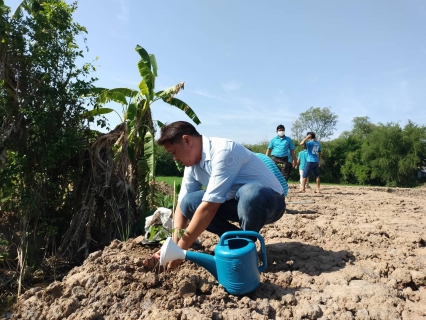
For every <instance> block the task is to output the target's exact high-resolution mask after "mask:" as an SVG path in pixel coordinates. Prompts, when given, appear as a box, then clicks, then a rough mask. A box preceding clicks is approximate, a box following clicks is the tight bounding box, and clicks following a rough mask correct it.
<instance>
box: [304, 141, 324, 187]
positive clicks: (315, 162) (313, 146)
mask: <svg viewBox="0 0 426 320" xmlns="http://www.w3.org/2000/svg"><path fill="white" fill-rule="evenodd" d="M300 145H302V146H304V147H305V148H306V150H307V152H308V156H307V159H306V165H305V169H304V170H303V180H302V188H301V189H300V192H305V185H306V180H307V178H308V176H309V172H310V171H313V173H314V176H315V181H316V184H317V187H316V190H315V193H320V183H321V181H320V170H319V168H320V165H321V144H320V143H319V142H318V141H317V140H316V139H315V133H314V132H308V133H307V135H306V137H305V139H303V140H302V141H301V142H300Z"/></svg>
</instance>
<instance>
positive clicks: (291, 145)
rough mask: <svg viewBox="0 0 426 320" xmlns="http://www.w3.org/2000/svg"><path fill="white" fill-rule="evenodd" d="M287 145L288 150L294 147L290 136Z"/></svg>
mask: <svg viewBox="0 0 426 320" xmlns="http://www.w3.org/2000/svg"><path fill="white" fill-rule="evenodd" d="M288 146H289V149H290V151H291V150H294V149H295V147H294V143H293V140H291V138H290V137H288Z"/></svg>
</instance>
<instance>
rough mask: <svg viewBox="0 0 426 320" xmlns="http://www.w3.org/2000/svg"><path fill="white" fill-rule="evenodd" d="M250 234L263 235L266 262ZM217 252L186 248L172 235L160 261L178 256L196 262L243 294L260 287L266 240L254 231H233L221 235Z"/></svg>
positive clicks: (264, 264) (226, 285) (256, 236)
mask: <svg viewBox="0 0 426 320" xmlns="http://www.w3.org/2000/svg"><path fill="white" fill-rule="evenodd" d="M248 237H251V238H253V237H255V238H257V239H259V241H260V245H261V253H262V265H261V266H259V263H258V258H257V251H256V244H255V243H254V242H253V240H251V239H250V238H248ZM214 254H215V255H214V256H212V255H209V254H205V253H199V252H193V251H187V250H182V249H181V248H180V247H178V245H177V244H176V243H174V242H173V240H172V239H171V238H168V239H167V240H166V242H165V243H164V245H163V246H162V248H161V254H160V265H164V264H166V263H167V262H170V261H173V260H176V259H186V260H189V261H192V262H195V263H197V264H199V265H200V266H202V267H203V268H205V269H206V270H207V271H209V272H210V273H211V274H212V275H213V276H214V277H215V278H216V279H217V281H218V282H219V284H221V285H222V286H224V287H225V289H226V291H228V292H229V293H230V294H234V295H243V294H247V293H249V292H252V291H254V290H256V289H257V287H258V286H259V284H260V272H262V271H264V270H265V269H266V267H267V261H266V250H265V241H264V240H263V238H262V236H261V235H260V234H259V233H257V232H254V231H229V232H225V233H224V234H223V235H222V236H221V237H220V239H219V243H218V244H217V245H216V248H215V250H214Z"/></svg>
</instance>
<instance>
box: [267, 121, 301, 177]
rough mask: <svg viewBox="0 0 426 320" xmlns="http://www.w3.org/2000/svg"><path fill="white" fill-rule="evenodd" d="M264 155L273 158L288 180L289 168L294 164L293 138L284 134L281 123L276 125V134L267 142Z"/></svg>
mask: <svg viewBox="0 0 426 320" xmlns="http://www.w3.org/2000/svg"><path fill="white" fill-rule="evenodd" d="M266 155H267V156H268V157H271V158H272V160H274V162H275V163H276V164H277V166H278V167H279V168H280V170H281V173H282V174H283V176H284V178H285V179H286V180H288V178H289V177H290V172H291V168H292V167H295V166H296V155H295V154H294V143H293V140H291V138H290V137H287V136H286V135H285V127H284V126H283V125H282V124H280V125H279V126H278V127H277V136H276V137H275V138H273V139H272V140H271V141H270V142H269V144H268V148H267V149H266ZM289 159H291V160H289Z"/></svg>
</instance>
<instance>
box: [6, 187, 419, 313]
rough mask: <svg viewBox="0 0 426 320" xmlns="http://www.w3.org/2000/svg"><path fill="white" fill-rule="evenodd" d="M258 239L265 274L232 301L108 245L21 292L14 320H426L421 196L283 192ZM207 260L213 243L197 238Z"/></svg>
mask: <svg viewBox="0 0 426 320" xmlns="http://www.w3.org/2000/svg"><path fill="white" fill-rule="evenodd" d="M287 202H288V205H287V209H288V210H287V214H286V215H285V216H284V217H283V218H281V220H280V221H278V222H277V223H275V224H274V225H268V226H266V227H265V228H264V229H262V231H261V234H262V236H263V237H264V239H265V242H266V252H267V259H268V267H267V269H266V271H264V272H263V273H262V274H261V284H260V286H259V288H258V289H257V290H256V291H254V292H253V293H250V294H248V295H246V296H245V297H238V296H233V295H230V294H228V293H227V292H226V291H225V290H224V289H223V287H221V286H218V285H217V282H216V280H215V279H214V277H213V276H212V275H211V274H209V273H208V272H207V271H206V270H205V269H203V268H202V267H200V266H198V265H196V264H194V263H192V262H185V263H184V264H183V265H182V266H181V267H180V268H179V269H178V270H176V271H173V272H171V273H165V272H151V271H149V270H147V269H146V268H145V267H144V266H143V263H142V262H143V259H144V258H145V257H147V256H149V255H150V254H151V253H152V252H154V251H155V250H156V248H153V247H144V246H141V245H140V243H139V241H140V239H138V240H137V241H136V240H130V241H128V242H127V243H121V242H119V241H114V242H113V243H112V244H111V245H110V246H109V247H107V248H105V250H103V251H102V252H95V253H92V254H91V256H90V257H89V258H88V259H87V260H86V261H85V263H84V264H83V265H82V266H80V267H77V268H74V269H73V270H72V271H71V272H70V273H69V274H68V275H67V276H66V277H65V278H64V279H63V281H61V282H55V283H53V284H51V285H50V286H49V287H47V288H46V289H44V290H42V289H37V288H33V289H31V290H30V291H28V292H26V293H25V294H24V296H23V299H22V302H21V303H20V305H19V307H18V308H17V309H16V310H15V313H14V315H13V319H156V320H161V319H167V320H168V319H197V320H200V319H426V190H425V189H387V188H358V187H334V186H333V187H332V186H330V187H328V186H325V187H323V190H322V194H320V195H317V194H315V193H314V190H312V189H308V190H307V192H306V193H305V194H299V193H298V192H297V188H296V186H291V189H290V194H289V197H288V199H287ZM200 240H201V242H202V247H201V248H199V249H200V251H204V252H213V250H214V247H215V245H216V243H217V241H218V238H217V237H216V236H214V235H212V234H209V233H207V232H205V233H203V235H202V236H201V237H200Z"/></svg>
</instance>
